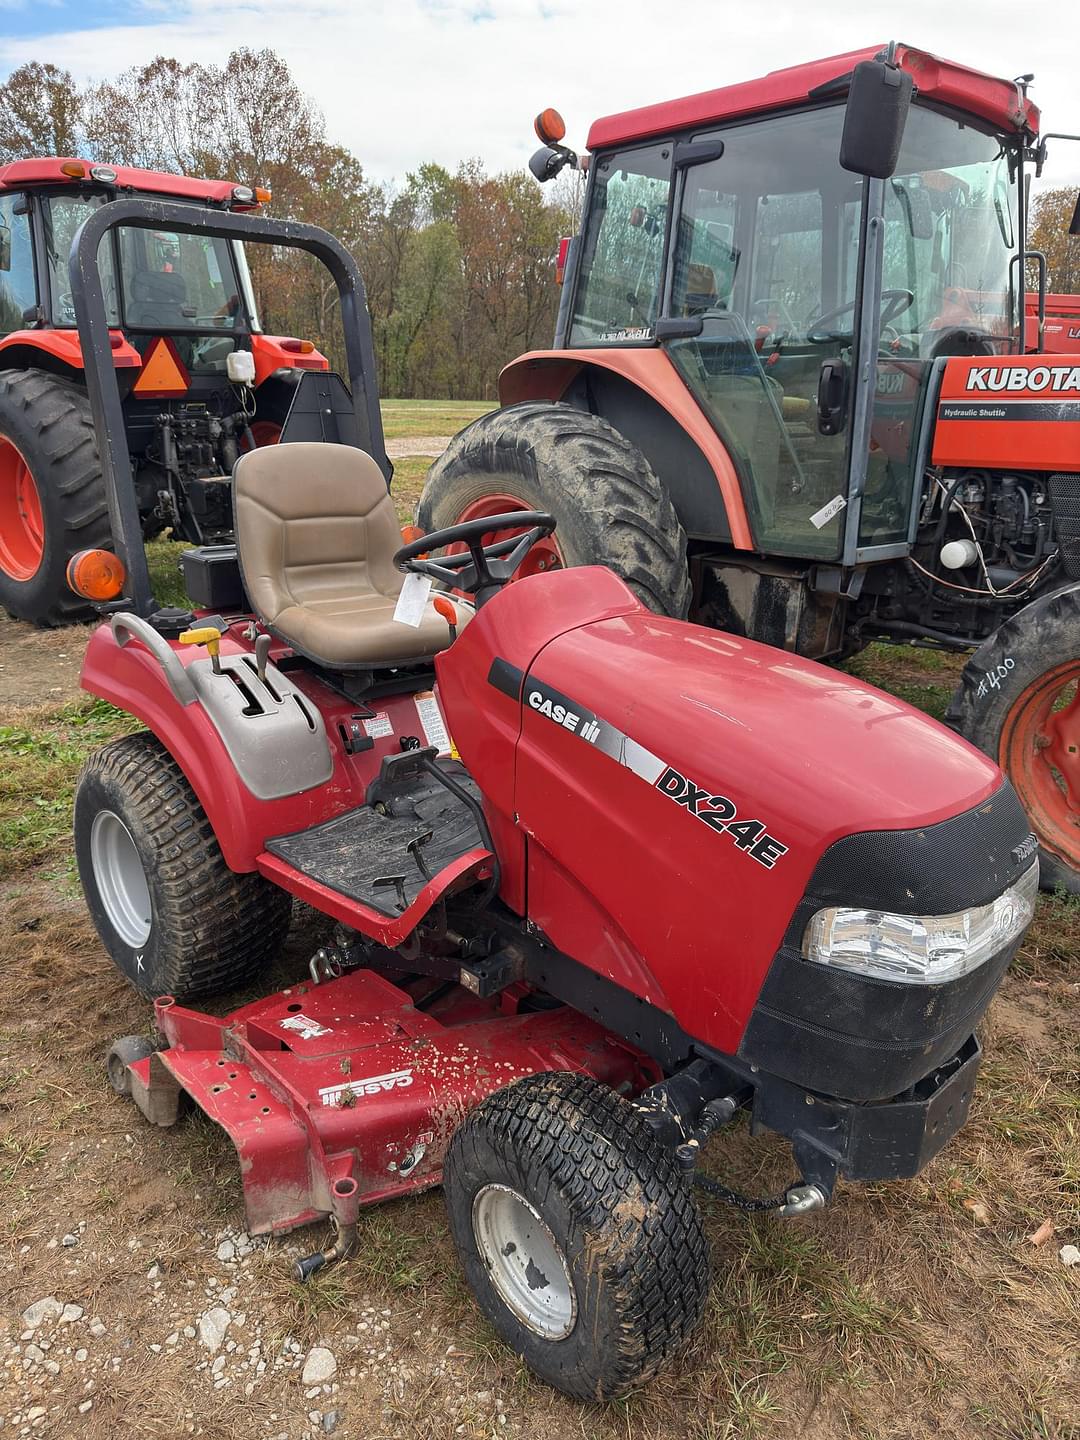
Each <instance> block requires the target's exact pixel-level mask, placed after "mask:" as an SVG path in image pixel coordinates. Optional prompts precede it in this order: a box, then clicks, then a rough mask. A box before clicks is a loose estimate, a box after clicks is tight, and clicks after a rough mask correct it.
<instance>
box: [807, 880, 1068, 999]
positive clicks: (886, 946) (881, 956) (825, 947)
mask: <svg viewBox="0 0 1080 1440" xmlns="http://www.w3.org/2000/svg"><path fill="white" fill-rule="evenodd" d="M1038 894H1039V862H1038V861H1037V860H1036V861H1035V863H1034V865H1032V867H1031V869H1030V870H1027V871H1025V873H1024V874H1023V875H1021V877H1020V879H1019V880H1017V882H1016V884H1015V885H1011V886H1010V887H1009V889H1008V890H1006V891H1004V893H1003V894H1001V895H999V896H998V897H997V899H996V900H992V901H991V902H990V904H989V905H978V906H976V907H974V908H973V909H971V910H960V911H958V912H957V913H956V914H955V915H892V914H890V913H888V912H887V911H884V910H850V909H847V908H846V907H844V906H842V905H833V906H830V907H829V909H828V910H819V911H818V912H817V914H816V915H815V916H814V917H813V919H812V920H811V921H810V923H809V925H807V927H806V933H805V935H804V936H803V954H804V955H805V956H806V958H807V960H815V961H817V962H818V964H820V965H835V966H837V968H838V969H841V970H852V971H855V972H856V973H857V974H860V975H867V976H874V977H876V978H878V979H882V980H898V981H901V982H902V983H904V984H908V985H935V984H940V983H942V982H943V981H946V980H955V979H956V977H957V976H958V975H966V974H967V973H968V972H969V971H970V970H974V969H976V967H977V966H979V965H981V964H982V963H983V962H984V961H986V960H989V959H990V957H991V956H992V955H996V954H997V953H998V952H999V951H1001V950H1003V949H1004V948H1005V947H1006V946H1007V945H1010V944H1012V942H1013V941H1014V940H1015V939H1016V938H1017V937H1018V936H1019V935H1021V934H1023V932H1024V930H1025V929H1026V928H1027V926H1028V925H1029V924H1030V923H1031V917H1032V916H1033V915H1034V913H1035V901H1036V899H1037V898H1038Z"/></svg>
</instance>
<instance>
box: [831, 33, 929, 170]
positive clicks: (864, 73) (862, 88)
mask: <svg viewBox="0 0 1080 1440" xmlns="http://www.w3.org/2000/svg"><path fill="white" fill-rule="evenodd" d="M912 88H913V86H912V81H911V76H910V75H909V74H908V73H907V71H906V70H900V69H898V68H897V67H896V66H895V65H884V64H882V62H881V61H880V60H861V61H860V62H859V63H858V65H856V66H855V69H854V70H853V71H852V73H851V88H850V89H849V91H848V99H847V109H846V111H845V114H844V133H843V136H842V137H841V140H840V164H841V165H842V166H843V167H844V169H845V170H851V171H852V172H853V173H854V174H856V175H869V176H871V177H872V178H873V179H875V180H887V179H888V178H889V176H890V175H892V174H894V173H895V171H896V162H897V160H898V159H899V158H900V145H901V142H902V141H903V138H904V126H905V125H906V123H907V116H908V110H909V109H910V108H911V92H912Z"/></svg>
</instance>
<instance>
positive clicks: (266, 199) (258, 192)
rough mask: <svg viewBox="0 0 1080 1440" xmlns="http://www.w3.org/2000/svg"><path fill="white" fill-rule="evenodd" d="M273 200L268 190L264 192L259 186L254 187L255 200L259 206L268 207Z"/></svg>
mask: <svg viewBox="0 0 1080 1440" xmlns="http://www.w3.org/2000/svg"><path fill="white" fill-rule="evenodd" d="M273 198H274V197H273V195H272V194H271V193H270V191H269V190H264V189H263V188H262V186H261V185H256V186H255V199H256V200H257V201H258V202H259V204H260V205H269V204H270V201H271V200H272V199H273Z"/></svg>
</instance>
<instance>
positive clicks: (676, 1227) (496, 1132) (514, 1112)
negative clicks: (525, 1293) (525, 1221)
mask: <svg viewBox="0 0 1080 1440" xmlns="http://www.w3.org/2000/svg"><path fill="white" fill-rule="evenodd" d="M489 1183H505V1184H508V1185H510V1186H511V1187H512V1188H514V1189H516V1190H517V1191H518V1192H519V1193H520V1194H521V1195H523V1196H524V1197H525V1198H526V1199H528V1200H529V1201H530V1202H531V1203H532V1204H533V1205H534V1206H536V1207H537V1209H538V1210H539V1211H540V1212H541V1214H542V1215H543V1217H544V1219H545V1221H546V1223H547V1224H548V1226H549V1228H551V1230H552V1232H553V1233H554V1235H555V1237H556V1239H557V1240H558V1241H559V1243H560V1246H561V1247H562V1248H563V1250H564V1253H565V1255H566V1257H567V1260H568V1262H569V1264H570V1268H571V1274H572V1277H573V1280H574V1285H575V1290H576V1293H577V1300H578V1317H577V1323H576V1324H575V1326H574V1329H573V1331H571V1333H570V1334H569V1335H568V1336H567V1337H566V1338H565V1339H562V1340H558V1341H553V1340H548V1339H544V1338H542V1337H540V1336H537V1335H535V1334H534V1333H533V1332H532V1331H530V1330H529V1329H528V1328H527V1327H526V1326H524V1325H523V1324H522V1323H521V1322H520V1321H519V1320H518V1319H517V1317H516V1316H515V1315H514V1314H513V1312H512V1311H511V1310H510V1309H508V1307H507V1306H506V1305H505V1304H504V1303H503V1301H502V1300H501V1298H500V1297H499V1294H498V1292H497V1291H496V1289H495V1288H494V1286H493V1285H492V1283H491V1281H490V1280H489V1278H488V1273H487V1270H486V1267H485V1265H484V1262H483V1259H482V1257H481V1255H480V1253H479V1250H478V1248H477V1245H476V1241H475V1238H474V1235H473V1229H472V1204H473V1199H474V1197H475V1195H476V1193H477V1191H478V1190H479V1189H480V1188H482V1186H484V1185H486V1184H489ZM443 1186H444V1190H445V1192H446V1200H447V1209H448V1212H449V1218H450V1229H451V1233H452V1235H453V1238H454V1243H455V1247H456V1249H457V1252H458V1256H459V1258H460V1259H461V1262H462V1265H463V1267H464V1269H465V1274H466V1278H467V1279H468V1281H469V1284H470V1286H471V1287H472V1289H473V1292H474V1294H475V1295H476V1297H477V1300H478V1302H479V1303H480V1306H481V1308H482V1309H483V1311H484V1313H485V1314H486V1315H487V1318H488V1319H489V1320H490V1321H491V1323H492V1324H493V1325H494V1327H495V1329H496V1330H497V1331H498V1332H499V1334H500V1336H501V1337H502V1338H503V1340H505V1341H506V1342H507V1344H509V1345H510V1346H511V1347H512V1348H513V1349H514V1350H515V1351H516V1352H517V1354H519V1355H520V1356H521V1357H522V1358H523V1359H524V1361H525V1362H526V1364H528V1365H529V1366H530V1368H532V1369H533V1370H534V1371H535V1372H536V1373H537V1374H539V1375H540V1376H541V1378H543V1379H544V1380H546V1381H548V1383H550V1384H552V1385H554V1386H555V1387H556V1388H557V1389H559V1390H562V1391H563V1392H564V1393H565V1394H568V1395H572V1396H575V1397H576V1398H578V1399H581V1400H594V1401H596V1400H611V1399H614V1398H616V1397H617V1396H619V1395H623V1394H625V1393H626V1392H627V1391H628V1390H631V1389H633V1388H635V1387H636V1386H638V1385H640V1384H642V1383H643V1382H644V1381H646V1380H648V1379H649V1378H650V1376H652V1375H654V1374H655V1373H656V1371H657V1370H658V1369H659V1368H660V1366H661V1365H662V1364H663V1363H664V1362H665V1361H666V1360H667V1359H668V1357H669V1356H670V1355H671V1353H672V1352H673V1351H674V1350H675V1349H676V1348H677V1347H678V1346H679V1345H681V1344H682V1342H683V1341H684V1340H685V1339H686V1338H687V1336H688V1335H689V1334H690V1333H691V1331H692V1330H693V1329H694V1327H695V1326H696V1324H697V1323H698V1321H699V1319H700V1318H701V1314H702V1311H703V1309H704V1306H705V1301H706V1298H707V1294H708V1287H709V1264H708V1248H707V1243H706V1239H705V1232H704V1229H703V1226H702V1221H701V1216H700V1213H699V1211H698V1208H697V1205H696V1203H695V1201H694V1197H693V1195H692V1193H691V1188H690V1186H689V1184H688V1183H687V1181H686V1177H685V1176H684V1175H683V1174H682V1173H681V1172H680V1171H679V1170H678V1168H677V1166H676V1164H675V1161H674V1157H673V1156H672V1154H671V1152H670V1150H669V1149H667V1148H665V1147H664V1146H663V1145H661V1144H660V1143H659V1141H658V1140H657V1139H656V1137H655V1135H654V1134H653V1132H652V1131H651V1130H650V1128H649V1127H648V1126H647V1125H646V1124H645V1122H644V1120H643V1119H642V1118H641V1116H640V1115H639V1114H638V1113H637V1112H636V1111H635V1110H634V1108H633V1107H632V1106H631V1105H630V1103H629V1102H628V1101H627V1100H625V1099H623V1098H622V1097H621V1096H620V1095H618V1094H616V1093H615V1091H613V1090H612V1089H610V1088H609V1087H608V1086H606V1085H603V1084H601V1083H600V1082H599V1081H597V1080H594V1079H593V1078H592V1077H591V1076H588V1075H578V1074H572V1073H569V1072H566V1071H555V1072H550V1073H546V1074H540V1075H532V1076H529V1077H527V1078H525V1079H523V1080H519V1081H516V1082H515V1083H513V1084H511V1085H508V1086H506V1087H505V1088H504V1089H502V1090H497V1091H496V1092H495V1093H494V1094H492V1095H491V1096H489V1097H488V1098H487V1099H486V1100H484V1101H483V1102H482V1103H481V1104H480V1105H479V1106H477V1107H476V1108H475V1109H474V1110H473V1111H472V1112H471V1113H470V1114H469V1116H468V1117H467V1118H466V1119H465V1121H464V1122H463V1123H462V1124H461V1126H460V1127H459V1128H458V1130H457V1132H456V1133H455V1135H454V1138H453V1140H452V1142H451V1145H450V1149H449V1153H448V1155H447V1158H446V1163H445V1166H444V1169H443Z"/></svg>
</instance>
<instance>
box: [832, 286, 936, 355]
mask: <svg viewBox="0 0 1080 1440" xmlns="http://www.w3.org/2000/svg"><path fill="white" fill-rule="evenodd" d="M914 304H915V292H914V290H883V291H882V292H881V306H882V309H881V323H882V325H889V324H891V323H892V321H893V320H895V319H896V318H897V317H898V316H900V315H902V314H903V313H904V311H905V310H910V309H911V307H912V305H914ZM854 309H855V301H854V300H849V301H848V302H847V304H846V305H838V306H837V308H836V309H835V310H825V311H823V312H822V313H821V314H820V315H815V316H814V318H813V320H811V321H809V322H808V324H807V326H806V338H807V340H808V341H809V342H810V344H811V345H827V344H828V343H829V342H830V341H831V340H850V339H851V335H852V332H851V331H850V330H841V331H835V330H824V329H822V327H823V326H824V325H827V324H828V323H829V321H830V320H839V318H840V316H841V315H846V314H847V313H848V311H849V310H851V311H854Z"/></svg>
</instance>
